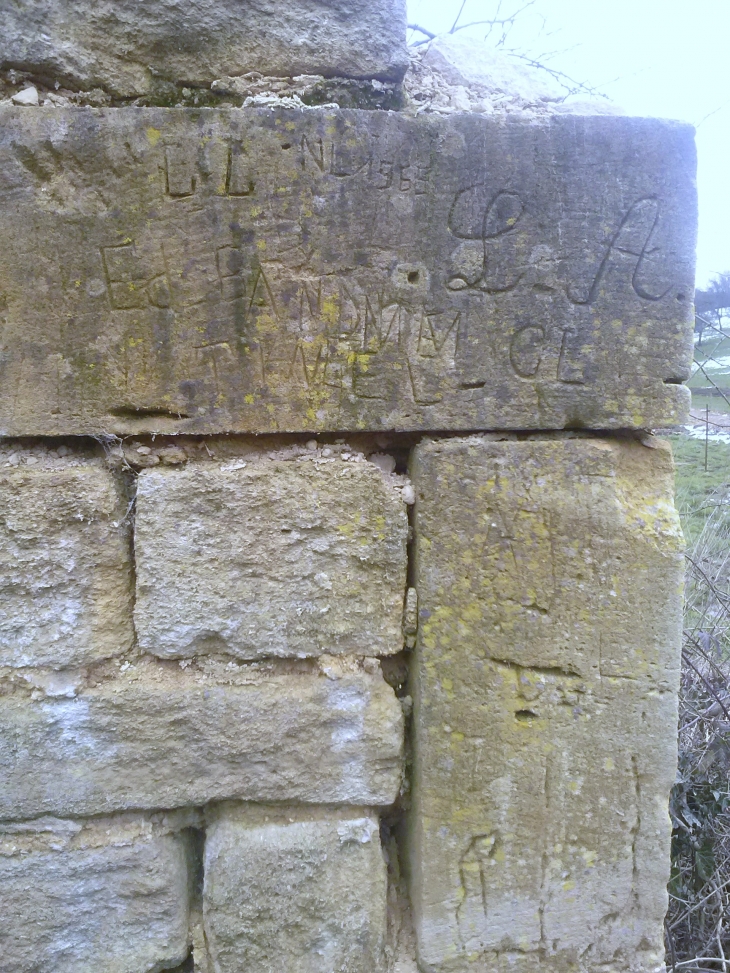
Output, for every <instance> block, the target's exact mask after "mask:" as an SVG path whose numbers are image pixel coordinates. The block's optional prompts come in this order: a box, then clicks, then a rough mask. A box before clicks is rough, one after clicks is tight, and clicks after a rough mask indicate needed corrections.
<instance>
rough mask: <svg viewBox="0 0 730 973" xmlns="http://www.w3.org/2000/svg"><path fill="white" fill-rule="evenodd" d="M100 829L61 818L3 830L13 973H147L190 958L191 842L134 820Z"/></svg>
mask: <svg viewBox="0 0 730 973" xmlns="http://www.w3.org/2000/svg"><path fill="white" fill-rule="evenodd" d="M99 831H100V829H99V827H98V826H95V825H90V826H87V827H82V825H81V824H80V823H78V822H75V821H51V822H48V823H47V824H45V825H43V824H40V825H39V826H38V828H37V833H36V834H31V833H29V832H25V833H23V832H20V833H18V832H17V831H16V833H6V834H3V833H0V899H1V900H2V917H3V918H2V923H0V950H1V951H2V969H3V971H4V973H36V971H38V973H41V971H42V973H101V971H103V973H141V971H149V970H162V969H172V968H173V967H174V966H176V965H177V964H178V963H181V962H182V961H183V960H184V959H185V957H186V955H187V953H188V900H189V877H188V860H187V848H186V843H185V841H184V839H183V838H182V837H181V836H179V835H171V834H167V835H159V834H155V833H154V832H153V831H152V829H151V828H148V829H147V833H145V831H144V829H135V828H133V827H131V826H130V824H129V823H128V822H127V823H126V824H125V825H123V826H119V825H117V824H115V823H114V822H109V821H105V822H104V829H103V831H102V832H101V833H99ZM135 831H136V832H137V833H135Z"/></svg>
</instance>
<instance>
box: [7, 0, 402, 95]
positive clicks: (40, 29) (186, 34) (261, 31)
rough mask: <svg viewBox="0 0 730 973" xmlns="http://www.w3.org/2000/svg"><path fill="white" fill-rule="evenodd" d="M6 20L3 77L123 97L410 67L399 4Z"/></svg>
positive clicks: (353, 0)
mask: <svg viewBox="0 0 730 973" xmlns="http://www.w3.org/2000/svg"><path fill="white" fill-rule="evenodd" d="M2 12H3V33H2V37H0V70H7V69H8V68H21V69H22V70H24V71H30V72H31V73H33V74H35V75H37V76H40V77H41V78H43V79H45V80H47V79H51V80H58V81H61V82H63V83H64V84H65V85H68V87H70V88H72V89H74V90H78V89H80V90H88V89H90V88H102V89H103V90H104V91H106V92H108V93H109V94H110V95H113V96H115V97H121V98H130V97H131V98H133V97H135V96H137V95H146V96H149V97H151V98H155V97H165V96H167V99H169V98H170V96H171V93H172V92H174V91H177V92H179V91H180V88H181V87H182V86H183V85H186V84H188V85H191V86H194V87H207V88H209V87H210V84H211V82H212V81H214V80H215V79H216V78H220V77H221V76H222V75H243V74H246V73H247V72H249V71H258V72H261V73H262V74H265V75H274V76H285V77H289V76H292V75H297V74H323V75H326V76H327V77H332V76H334V75H339V76H342V77H346V78H380V79H381V80H400V78H402V77H403V74H404V73H405V70H406V67H407V65H408V55H407V53H406V45H405V35H406V11H405V2H404V0H255V2H254V0H243V2H241V0H238V2H236V0H223V2H217V3H213V2H211V0H202V2H199V3H195V4H191V3H187V2H185V0H172V2H160V0H147V2H145V3H142V4H140V3H138V2H136V0H99V2H96V0H33V2H32V3H23V4H5V5H4V6H3V11H2ZM166 103H168V104H169V100H168V101H167V102H166Z"/></svg>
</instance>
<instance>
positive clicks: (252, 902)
mask: <svg viewBox="0 0 730 973" xmlns="http://www.w3.org/2000/svg"><path fill="white" fill-rule="evenodd" d="M365 813H366V812H365ZM299 817H300V819H299V820H291V821H290V822H287V821H286V818H284V819H283V821H280V822H275V821H272V822H270V823H265V822H263V821H260V822H258V823H255V822H250V821H249V820H248V819H247V815H246V812H240V811H239V812H235V811H234V812H228V813H226V814H224V815H222V816H221V817H220V818H219V819H218V820H217V821H215V822H214V823H213V825H212V826H211V827H210V828H209V829H208V831H207V835H206V842H205V865H204V874H205V885H204V891H203V902H204V915H205V932H206V941H207V943H208V949H209V951H210V956H211V959H212V962H213V968H214V969H215V970H216V973H239V971H241V970H246V973H270V971H272V970H286V971H287V973H323V971H335V970H336V971H338V973H379V971H383V973H384V971H385V969H386V962H385V949H384V947H385V938H386V911H387V910H386V898H387V879H386V872H385V862H384V859H383V852H382V850H381V848H380V835H379V825H378V821H377V819H376V818H373V817H370V816H362V817H360V816H358V817H353V816H352V815H350V816H349V817H344V816H342V815H339V816H337V817H335V816H333V815H332V814H331V812H330V814H329V815H328V816H327V817H324V818H319V819H315V820H301V815H300V816H299Z"/></svg>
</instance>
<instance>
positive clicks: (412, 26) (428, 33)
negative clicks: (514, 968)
mask: <svg viewBox="0 0 730 973" xmlns="http://www.w3.org/2000/svg"><path fill="white" fill-rule="evenodd" d="M407 27H408V30H417V31H418V32H419V34H425V35H426V37H427V38H428V39H429V40H433V39H434V37H435V36H436V35H435V34H432V33H431V31H430V30H426V28H425V27H421V26H420V25H419V24H408V25H407Z"/></svg>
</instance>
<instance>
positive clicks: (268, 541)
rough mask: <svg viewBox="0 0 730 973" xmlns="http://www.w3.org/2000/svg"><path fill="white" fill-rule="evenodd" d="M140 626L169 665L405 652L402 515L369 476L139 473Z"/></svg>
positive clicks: (316, 471)
mask: <svg viewBox="0 0 730 973" xmlns="http://www.w3.org/2000/svg"><path fill="white" fill-rule="evenodd" d="M136 509H137V515H136V525H135V555H136V566H137V603H136V608H135V620H136V627H137V634H138V638H139V643H140V646H141V647H142V648H143V649H145V650H146V651H148V652H151V653H154V654H155V655H159V656H166V657H170V658H181V657H186V656H193V655H198V654H200V653H204V652H207V651H214V652H215V651H217V652H227V653H230V654H232V655H234V656H238V657H239V658H248V659H253V658H262V657H266V656H290V657H291V656H299V657H304V656H311V655H319V654H321V653H327V654H331V655H336V654H341V653H356V654H359V655H367V656H376V655H389V654H393V653H395V652H399V651H400V650H401V649H402V648H403V632H402V619H403V601H404V596H405V590H406V542H407V535H408V518H407V515H406V505H405V503H404V502H403V500H402V496H401V493H400V490H398V489H397V488H396V484H395V480H394V478H393V477H390V476H389V475H387V474H383V473H382V472H381V471H380V470H379V469H378V468H377V467H376V466H375V465H374V464H372V463H365V462H359V463H354V462H346V461H344V460H341V459H334V458H332V459H321V460H316V459H307V458H304V459H301V460H299V461H294V462H292V461H283V462H275V461H274V462H270V461H262V462H259V463H253V464H251V463H249V464H246V463H245V462H238V463H237V462H226V463H216V464H208V465H204V466H203V465H201V466H197V467H196V466H190V467H188V468H187V469H185V470H179V471H178V470H166V469H159V470H158V469H155V470H148V471H145V472H143V473H142V475H141V476H140V478H139V485H138V490H137V508H136Z"/></svg>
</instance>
